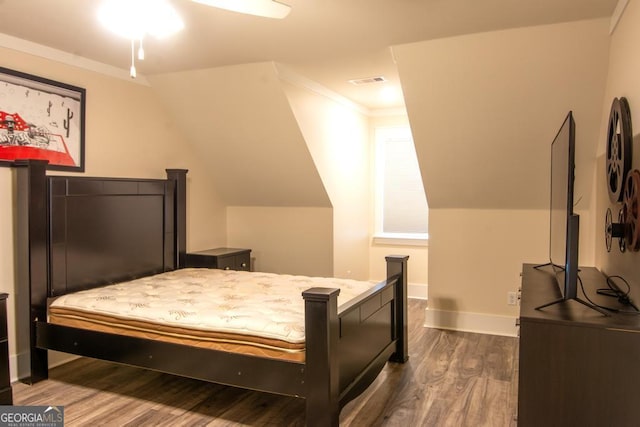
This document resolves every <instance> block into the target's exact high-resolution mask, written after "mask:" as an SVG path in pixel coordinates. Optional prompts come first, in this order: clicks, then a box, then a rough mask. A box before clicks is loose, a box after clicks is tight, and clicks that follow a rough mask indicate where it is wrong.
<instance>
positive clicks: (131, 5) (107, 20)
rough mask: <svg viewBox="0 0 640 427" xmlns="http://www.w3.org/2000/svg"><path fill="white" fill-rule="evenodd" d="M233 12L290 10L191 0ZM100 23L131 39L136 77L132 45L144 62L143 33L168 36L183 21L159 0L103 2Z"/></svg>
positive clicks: (277, 14) (259, 1)
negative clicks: (136, 47)
mask: <svg viewBox="0 0 640 427" xmlns="http://www.w3.org/2000/svg"><path fill="white" fill-rule="evenodd" d="M191 1H193V2H195V3H200V4H203V5H206V6H213V7H217V8H220V9H225V10H230V11H233V12H238V13H243V14H248V15H255V16H261V17H265V18H274V19H282V18H284V17H286V16H287V15H288V14H289V12H290V11H291V7H290V6H288V5H286V4H284V3H280V2H278V1H276V0H191ZM98 17H99V19H100V21H101V22H102V23H103V25H105V26H106V27H107V28H109V29H110V30H111V31H113V32H114V33H116V34H118V35H120V36H122V37H125V38H127V39H129V40H131V69H130V75H131V77H132V78H135V77H136V67H135V56H134V51H135V43H136V42H138V59H139V60H142V59H144V50H143V48H142V39H143V38H144V36H145V35H146V34H150V35H152V36H154V37H157V38H163V37H167V36H169V35H171V34H174V33H176V32H178V31H180V30H181V29H182V28H183V27H184V23H183V22H182V19H180V17H179V16H178V14H177V13H176V11H175V9H173V7H172V6H171V5H170V4H169V2H168V1H166V0H165V1H160V0H136V1H131V0H104V2H103V3H102V6H100V9H99V11H98Z"/></svg>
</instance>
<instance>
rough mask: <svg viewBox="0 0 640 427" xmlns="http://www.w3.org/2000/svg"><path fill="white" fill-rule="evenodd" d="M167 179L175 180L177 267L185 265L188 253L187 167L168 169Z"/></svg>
mask: <svg viewBox="0 0 640 427" xmlns="http://www.w3.org/2000/svg"><path fill="white" fill-rule="evenodd" d="M166 171H167V179H168V180H170V181H173V182H175V211H174V224H175V227H174V233H175V236H174V238H175V268H176V269H178V268H181V267H184V259H185V256H186V253H187V172H189V171H188V170H187V169H167V170H166Z"/></svg>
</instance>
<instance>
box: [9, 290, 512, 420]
mask: <svg viewBox="0 0 640 427" xmlns="http://www.w3.org/2000/svg"><path fill="white" fill-rule="evenodd" d="M425 308H426V303H425V301H419V300H410V304H409V312H408V316H409V361H408V362H407V363H406V364H404V365H399V364H394V363H388V364H387V365H386V366H385V368H384V369H383V371H382V372H381V373H380V375H379V376H378V378H377V379H376V380H375V381H374V382H373V384H372V385H371V386H370V387H369V388H368V389H367V390H366V391H365V392H364V393H363V394H362V395H360V396H358V397H357V398H356V399H354V400H353V401H352V402H350V403H348V404H347V405H346V406H345V408H344V409H343V410H342V412H341V414H340V424H341V425H343V426H354V427H361V426H385V427H395V426H398V427H406V426H437V427H441V426H445V427H446V426H455V427H464V426H469V427H478V426H491V427H501V426H505V427H510V426H515V421H514V420H513V415H514V414H515V411H516V407H517V360H518V359H517V347H518V340H517V338H510V337H498V336H491V335H481V334H471V333H463V332H454V331H443V330H437V329H430V328H425V327H423V323H424V310H425ZM13 391H14V402H15V404H16V405H50V404H54V405H63V406H64V407H65V421H66V425H67V426H71V427H72V426H131V427H133V426H136V427H138V426H171V427H173V426H190V427H191V426H215V427H221V426H225V427H226V426H278V427H281V426H292V427H298V426H303V425H304V413H305V411H304V400H302V399H296V398H292V397H285V396H277V395H271V394H266V393H259V392H253V391H249V390H243V389H238V388H233V387H226V386H222V385H217V384H210V383H205V382H202V381H198V380H193V379H189V378H180V377H175V376H172V375H167V374H161V373H158V372H153V371H146V370H141V369H136V368H132V367H128V366H121V365H115V364H111V363H107V362H102V361H97V360H91V359H86V358H80V359H77V360H75V361H73V362H70V363H68V364H65V365H63V366H60V367H58V368H55V369H53V370H52V371H51V375H50V379H49V380H46V381H43V382H40V383H38V384H36V385H33V386H27V385H25V384H15V385H14V389H13Z"/></svg>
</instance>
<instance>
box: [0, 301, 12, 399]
mask: <svg viewBox="0 0 640 427" xmlns="http://www.w3.org/2000/svg"><path fill="white" fill-rule="evenodd" d="M8 296H9V295H8V294H5V293H0V405H12V404H13V393H12V389H11V376H10V373H9V372H10V371H9V336H8V333H7V297H8Z"/></svg>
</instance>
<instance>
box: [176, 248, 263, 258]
mask: <svg viewBox="0 0 640 427" xmlns="http://www.w3.org/2000/svg"><path fill="white" fill-rule="evenodd" d="M250 252H251V249H241V248H213V249H205V250H203V251H197V252H189V254H193V255H213V256H225V255H238V254H243V253H250Z"/></svg>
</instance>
